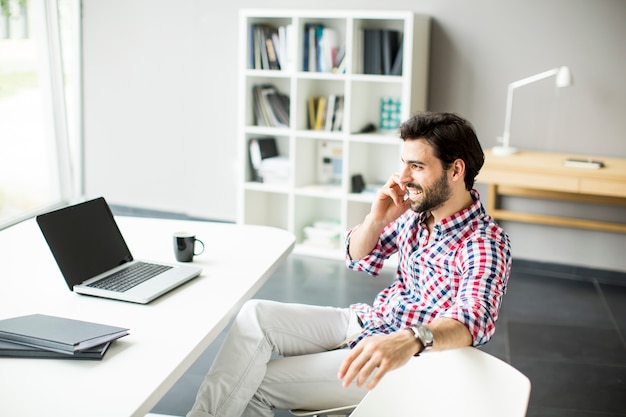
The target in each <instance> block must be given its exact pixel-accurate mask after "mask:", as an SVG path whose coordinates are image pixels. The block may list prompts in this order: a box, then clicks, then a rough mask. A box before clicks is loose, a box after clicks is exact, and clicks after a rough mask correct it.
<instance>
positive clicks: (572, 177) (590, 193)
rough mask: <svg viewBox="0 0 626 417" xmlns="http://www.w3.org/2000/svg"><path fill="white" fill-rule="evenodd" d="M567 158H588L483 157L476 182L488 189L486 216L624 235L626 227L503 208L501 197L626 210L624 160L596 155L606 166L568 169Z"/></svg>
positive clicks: (526, 154)
mask: <svg viewBox="0 0 626 417" xmlns="http://www.w3.org/2000/svg"><path fill="white" fill-rule="evenodd" d="M567 158H577V159H587V158H588V157H587V156H586V155H573V154H562V153H551V152H536V151H519V152H518V153H516V154H513V155H507V156H495V155H493V154H492V152H491V150H488V151H486V152H485V164H484V166H483V168H482V169H481V171H480V174H479V175H478V178H477V179H476V181H477V182H478V183H483V184H488V186H489V196H488V198H487V212H488V213H489V214H490V215H491V216H492V217H494V218H495V219H500V220H510V221H517V222H526V223H538V224H547V225H552V226H564V227H578V228H584V229H594V230H602V231H609V232H626V224H625V223H615V222H609V221H598V220H588V219H582V218H572V217H559V216H554V215H545V214H537V213H526V212H520V211H514V210H505V209H502V208H500V205H499V203H500V201H499V200H500V199H499V197H500V196H517V197H527V198H540V199H554V200H560V201H574V202H587V203H596V204H611V205H622V206H626V159H623V158H609V157H598V156H594V157H593V158H592V159H593V160H599V161H602V162H603V163H604V167H602V168H598V169H593V168H579V167H567V166H565V165H564V162H565V160H566V159H567Z"/></svg>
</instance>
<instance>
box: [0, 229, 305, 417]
mask: <svg viewBox="0 0 626 417" xmlns="http://www.w3.org/2000/svg"><path fill="white" fill-rule="evenodd" d="M117 221H118V224H119V226H120V229H121V231H122V234H123V235H124V237H125V239H126V242H127V244H128V246H129V247H130V249H131V252H132V253H133V255H134V256H135V257H136V258H147V259H153V260H165V261H170V262H174V261H175V260H174V254H173V250H172V238H171V236H172V233H174V232H177V231H182V230H186V231H191V232H195V233H196V234H197V237H198V238H199V239H201V240H203V241H204V243H205V245H206V250H205V252H204V253H203V254H202V255H200V256H198V257H196V258H195V260H194V263H196V264H198V265H200V266H202V267H203V273H202V274H201V275H200V277H198V278H195V279H194V280H192V281H190V282H188V283H187V284H185V285H183V286H182V287H180V288H178V289H176V290H174V291H173V292H170V293H168V294H166V295H164V296H162V297H160V298H158V299H157V300H155V301H153V302H152V303H150V304H148V305H138V304H131V303H126V302H121V301H112V300H106V299H99V298H94V297H88V296H81V295H77V294H74V293H73V292H71V291H69V290H68V288H67V286H66V285H65V281H64V280H63V278H62V276H61V274H60V272H59V270H58V268H57V266H56V263H55V262H54V259H53V258H52V255H51V253H50V250H49V249H48V246H47V245H46V242H45V241H44V239H43V236H42V235H41V232H40V231H39V228H38V226H37V224H36V223H35V221H34V220H28V221H26V222H24V223H21V224H18V225H15V226H13V227H11V228H8V229H5V230H3V231H0V288H1V289H0V318H8V317H13V316H19V315H24V314H30V313H43V314H50V315H58V316H65V317H70V318H75V319H80V320H88V321H94V322H100V323H105V324H110V325H116V326H123V327H128V328H130V335H129V336H126V337H124V338H122V339H120V340H118V341H116V342H115V343H113V344H112V346H111V348H110V349H109V351H108V352H107V353H106V355H105V357H104V359H103V360H102V361H77V360H50V359H25V358H19V359H12V358H0V375H2V377H1V378H0V415H2V416H12V417H14V416H16V417H19V416H36V415H45V416H47V417H51V416H63V417H70V416H80V417H84V416H90V417H96V416H107V417H112V416H115V417H125V416H144V415H145V414H146V413H148V412H149V411H150V410H151V409H152V407H153V406H154V405H155V404H156V403H157V402H158V400H159V399H160V398H161V397H162V396H163V395H164V394H165V393H166V392H167V391H168V390H169V389H170V388H171V387H172V385H173V384H174V383H175V382H176V381H177V380H178V378H179V377H180V376H181V375H182V374H183V373H184V372H185V371H186V370H187V368H188V367H189V366H190V365H191V364H192V363H193V362H194V361H195V359H197V358H198V356H199V355H200V354H201V353H202V352H203V351H204V349H205V348H206V347H207V346H208V345H209V344H210V342H211V341H213V340H214V339H215V337H216V336H217V335H219V333H220V332H221V331H222V330H223V329H224V328H225V326H226V325H227V324H228V322H229V321H230V319H232V317H233V316H234V315H235V314H236V312H237V311H238V310H239V308H240V307H241V305H242V304H243V303H244V301H246V300H247V299H249V298H250V297H252V295H253V294H254V293H255V292H256V291H257V290H258V289H259V288H260V287H261V285H262V284H263V283H264V282H265V281H266V279H267V278H268V277H269V276H270V274H271V273H272V272H273V271H274V270H275V269H276V268H277V267H278V266H279V265H280V264H281V262H283V261H284V259H285V258H286V257H287V255H288V254H289V253H290V252H291V250H292V249H293V245H294V242H295V238H294V236H293V235H292V234H290V233H288V232H286V231H284V230H281V229H276V228H269V227H262V226H248V225H245V226H244V225H235V224H221V223H206V222H190V221H176V220H161V219H145V218H131V217H118V218H117Z"/></svg>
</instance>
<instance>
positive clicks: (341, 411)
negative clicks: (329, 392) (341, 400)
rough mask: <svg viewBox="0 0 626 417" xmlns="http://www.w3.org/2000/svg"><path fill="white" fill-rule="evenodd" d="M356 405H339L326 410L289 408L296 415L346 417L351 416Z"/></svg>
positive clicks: (298, 416) (304, 416)
mask: <svg viewBox="0 0 626 417" xmlns="http://www.w3.org/2000/svg"><path fill="white" fill-rule="evenodd" d="M356 406H357V405H356V404H355V405H349V406H346V407H338V408H328V409H326V410H316V411H310V410H289V412H290V413H291V414H293V415H294V416H296V417H319V416H327V417H346V416H349V415H350V413H351V412H352V411H354V409H355V408H356Z"/></svg>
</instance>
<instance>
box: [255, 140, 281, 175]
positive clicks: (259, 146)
mask: <svg viewBox="0 0 626 417" xmlns="http://www.w3.org/2000/svg"><path fill="white" fill-rule="evenodd" d="M248 152H249V154H250V165H251V166H252V172H253V180H254V181H258V182H263V177H262V176H261V174H260V170H261V164H262V162H263V160H264V159H267V158H272V157H276V156H278V147H277V146H276V139H275V138H253V139H250V142H249V146H248Z"/></svg>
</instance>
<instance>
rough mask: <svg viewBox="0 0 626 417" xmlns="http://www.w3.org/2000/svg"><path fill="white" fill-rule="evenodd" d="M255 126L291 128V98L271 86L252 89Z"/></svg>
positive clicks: (259, 86)
mask: <svg viewBox="0 0 626 417" xmlns="http://www.w3.org/2000/svg"><path fill="white" fill-rule="evenodd" d="M252 97H253V99H252V103H253V104H252V106H253V111H254V124H255V125H257V126H268V127H289V106H290V104H289V102H290V100H289V96H288V95H286V94H283V93H281V92H280V91H278V89H277V88H276V87H275V86H274V85H271V84H263V85H255V86H253V87H252Z"/></svg>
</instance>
